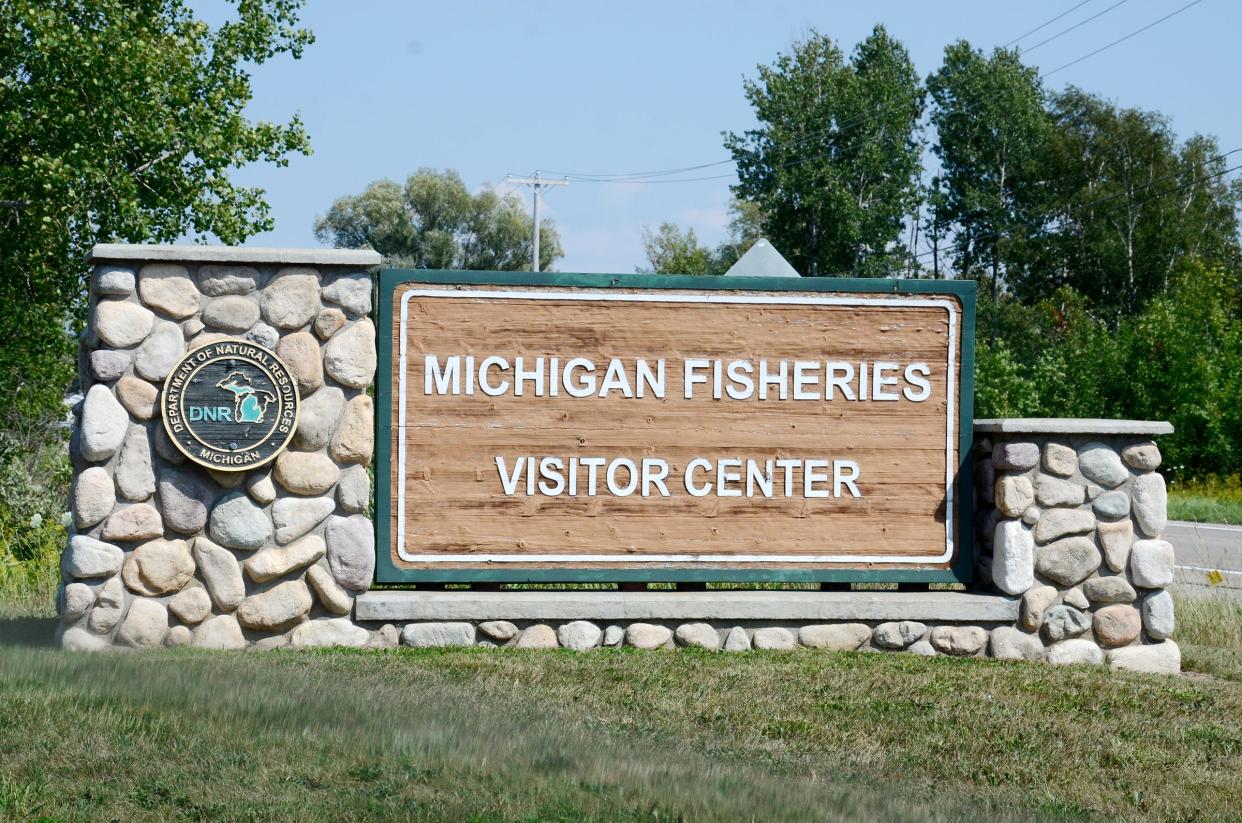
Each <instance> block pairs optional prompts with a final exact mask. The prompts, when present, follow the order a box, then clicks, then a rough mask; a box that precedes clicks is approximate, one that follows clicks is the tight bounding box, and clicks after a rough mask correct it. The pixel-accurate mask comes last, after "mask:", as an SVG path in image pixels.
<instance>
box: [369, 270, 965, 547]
mask: <svg viewBox="0 0 1242 823" xmlns="http://www.w3.org/2000/svg"><path fill="white" fill-rule="evenodd" d="M416 297H432V298H462V297H473V298H482V299H488V300H583V301H601V300H603V301H614V302H626V303H723V304H731V305H738V304H741V305H782V306H786V305H795V306H807V305H810V306H886V307H894V308H909V307H929V306H930V307H935V308H942V309H944V310H945V311H946V312H947V313H948V317H949V364H948V365H949V373H948V387H947V388H948V403H947V406H948V412H947V421H946V425H945V521H944V530H945V549H944V551H943V552H942V553H940V554H938V555H934V556H930V557H929V556H916V557H911V556H910V555H901V556H893V555H831V554H821V555H798V556H791V555H785V554H745V555H738V554H645V555H638V556H635V555H633V554H410V553H408V552H407V551H406V549H405V480H406V477H405V455H406V450H405V409H406V373H407V369H408V366H407V361H406V343H407V340H408V337H409V335H408V330H407V329H408V320H409V304H410V301H411V300H412V299H414V298H416ZM958 311H959V308H958V305H957V303H956V302H955V301H953V300H947V299H932V298H918V297H910V298H896V297H844V296H840V295H832V296H825V297H814V296H807V295H805V294H791V295H782V294H737V293H720V292H707V293H696V294H684V293H671V294H663V293H652V292H644V293H633V292H608V291H602V290H592V291H547V290H538V291H516V290H500V289H497V290H490V289H453V288H439V289H409V290H407V291H405V292H404V293H403V294H402V296H401V344H400V348H401V356H400V360H399V367H398V372H397V392H398V394H397V426H396V429H397V533H396V538H397V556H398V557H400V558H401V559H402V560H404V561H406V562H407V563H627V564H633V563H716V564H719V563H748V564H751V563H764V564H771V563H790V564H828V563H840V564H857V563H885V564H894V565H897V564H901V565H909V564H913V563H944V562H947V561H949V560H951V559H952V557H953V526H954V518H953V502H954V501H953V471H954V466H953V441H954V437H955V435H956V429H957V419H956V408H955V403H954V389H955V387H956V382H957V359H956V358H957V325H958V317H957V316H958ZM389 379H391V378H389Z"/></svg>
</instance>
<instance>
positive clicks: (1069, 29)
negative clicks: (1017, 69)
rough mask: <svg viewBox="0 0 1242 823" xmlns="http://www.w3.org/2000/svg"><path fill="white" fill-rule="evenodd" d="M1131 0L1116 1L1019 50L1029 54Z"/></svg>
mask: <svg viewBox="0 0 1242 823" xmlns="http://www.w3.org/2000/svg"><path fill="white" fill-rule="evenodd" d="M1129 1H1130V0H1117V2H1116V3H1113V4H1112V5H1111V6H1109V7H1108V8H1106V9H1104V11H1101V12H1097V13H1095V14H1093V15H1091V16H1090V17H1088V18H1087V19H1085V20H1079V21H1078V22H1077V23H1075V24H1074V25H1072V26H1070V27H1069V28H1068V29H1064V30H1062V31H1059V32H1057V33H1056V34H1054V35H1052V36H1051V37H1049V38H1047V39H1044V40H1040V41H1039V42H1038V43H1036V44H1035V45H1033V46H1031V47H1030V48H1026V49H1019V51H1020V52H1021V53H1022V54H1028V53H1029V52H1033V51H1035V49H1037V48H1039V47H1040V46H1043V45H1047V44H1048V43H1051V42H1052V41H1053V40H1056V39H1057V38H1059V37H1064V36H1065V35H1067V34H1069V33H1070V32H1071V31H1073V30H1074V29H1077V28H1081V27H1083V26H1085V25H1087V24H1088V23H1090V22H1091V21H1092V20H1094V19H1096V18H1097V17H1103V16H1104V15H1106V14H1108V13H1109V12H1110V11H1112V10H1113V9H1115V8H1117V7H1118V6H1122V5H1125V4H1126V3H1128V2H1129Z"/></svg>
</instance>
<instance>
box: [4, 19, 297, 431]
mask: <svg viewBox="0 0 1242 823" xmlns="http://www.w3.org/2000/svg"><path fill="white" fill-rule="evenodd" d="M299 5H300V2H298V0H246V2H240V0H239V2H238V3H237V11H236V15H235V17H234V18H233V19H231V20H230V21H228V22H226V23H224V24H222V25H221V26H219V27H218V28H214V29H213V28H211V27H210V26H208V25H207V24H205V23H203V22H201V21H199V20H196V19H195V18H194V17H193V14H192V12H191V10H190V9H189V8H188V7H187V5H186V4H185V3H183V2H181V0H0V20H3V21H4V23H3V25H0V304H2V305H4V306H7V307H9V308H8V309H7V310H6V311H3V312H0V392H2V393H3V395H4V397H5V399H6V401H7V402H9V403H10V404H16V406H17V407H19V408H20V409H22V410H23V411H24V413H28V414H31V415H36V416H39V415H44V416H46V415H52V414H57V415H58V414H59V412H58V411H57V410H58V409H59V406H60V401H61V397H62V395H63V392H64V388H65V386H66V385H67V384H68V383H69V382H70V380H71V379H72V375H73V373H74V366H75V364H74V358H73V348H74V345H73V339H72V336H71V335H70V334H69V333H67V332H69V331H71V330H75V329H77V328H80V325H81V322H82V320H83V309H84V307H85V294H86V289H85V276H86V273H87V271H86V266H85V264H84V263H83V256H84V255H85V253H86V251H87V250H88V249H89V248H90V247H91V246H92V245H93V244H95V243H98V242H109V241H122V242H169V241H172V240H176V239H177V238H179V237H182V236H184V235H186V234H191V235H194V236H196V237H199V238H203V237H206V236H209V235H215V236H216V237H218V238H219V239H220V240H222V241H224V242H226V243H237V242H240V241H242V240H244V239H245V238H246V237H248V236H249V235H251V234H253V233H254V232H257V231H262V230H265V229H269V228H271V226H272V220H271V217H270V215H269V214H268V209H267V205H266V204H265V203H264V202H263V192H262V190H260V189H256V188H247V187H241V186H237V185H235V184H233V183H232V182H231V181H230V179H229V172H230V171H232V170H233V169H236V168H239V167H241V166H243V165H246V164H249V163H254V162H257V161H268V162H272V163H276V164H277V165H284V164H285V163H286V162H287V157H288V155H289V154H291V153H294V152H300V153H308V152H309V143H308V141H307V136H306V133H305V131H304V130H303V127H302V123H301V121H300V120H299V119H298V118H297V117H296V116H295V117H293V118H292V119H291V120H290V121H289V122H288V123H286V124H283V125H280V124H274V123H267V122H257V123H255V122H251V121H250V120H248V119H247V118H246V117H245V114H244V111H245V108H246V105H247V104H248V103H249V101H250V99H251V85H250V74H249V67H250V66H253V65H257V64H261V63H264V62H267V61H268V60H269V59H271V58H273V57H275V56H276V55H280V54H289V55H291V56H292V57H293V58H295V59H296V58H298V57H300V56H301V54H302V50H303V49H304V48H305V47H306V45H307V44H309V43H311V42H312V39H313V38H312V36H311V34H310V32H308V31H306V30H305V29H300V28H297V27H296V23H297V10H298V7H299ZM19 307H20V308H19Z"/></svg>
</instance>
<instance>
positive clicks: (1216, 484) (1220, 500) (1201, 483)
mask: <svg viewBox="0 0 1242 823" xmlns="http://www.w3.org/2000/svg"><path fill="white" fill-rule="evenodd" d="M1169 517H1170V518H1172V519H1173V520H1190V521H1192V522H1195V523H1228V524H1230V525H1234V526H1239V525H1242V483H1240V482H1239V479H1238V477H1236V476H1231V477H1226V478H1223V479H1215V478H1213V479H1209V480H1195V481H1185V482H1180V483H1172V484H1170V486H1169Z"/></svg>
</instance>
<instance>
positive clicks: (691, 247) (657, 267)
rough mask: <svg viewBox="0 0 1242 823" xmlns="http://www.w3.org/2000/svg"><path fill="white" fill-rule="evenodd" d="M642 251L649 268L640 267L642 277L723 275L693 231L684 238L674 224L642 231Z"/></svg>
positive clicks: (684, 235) (661, 225)
mask: <svg viewBox="0 0 1242 823" xmlns="http://www.w3.org/2000/svg"><path fill="white" fill-rule="evenodd" d="M643 251H644V252H645V253H646V255H647V265H648V266H649V268H645V269H644V268H642V267H639V268H638V269H637V271H638V272H639V273H640V274H641V273H657V274H724V272H722V271H718V270H716V269H715V267H714V266H713V263H714V262H715V261H714V260H713V258H712V252H711V249H709V248H707V247H706V246H701V245H699V238H698V236H697V235H696V234H695V233H694V229H687V230H686V232H685V233H684V234H683V233H682V231H681V229H679V228H677V226H676V225H674V224H673V223H661V224H660V228H659V229H658V230H656V231H654V232H653V231H651V230H650V229H643Z"/></svg>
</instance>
